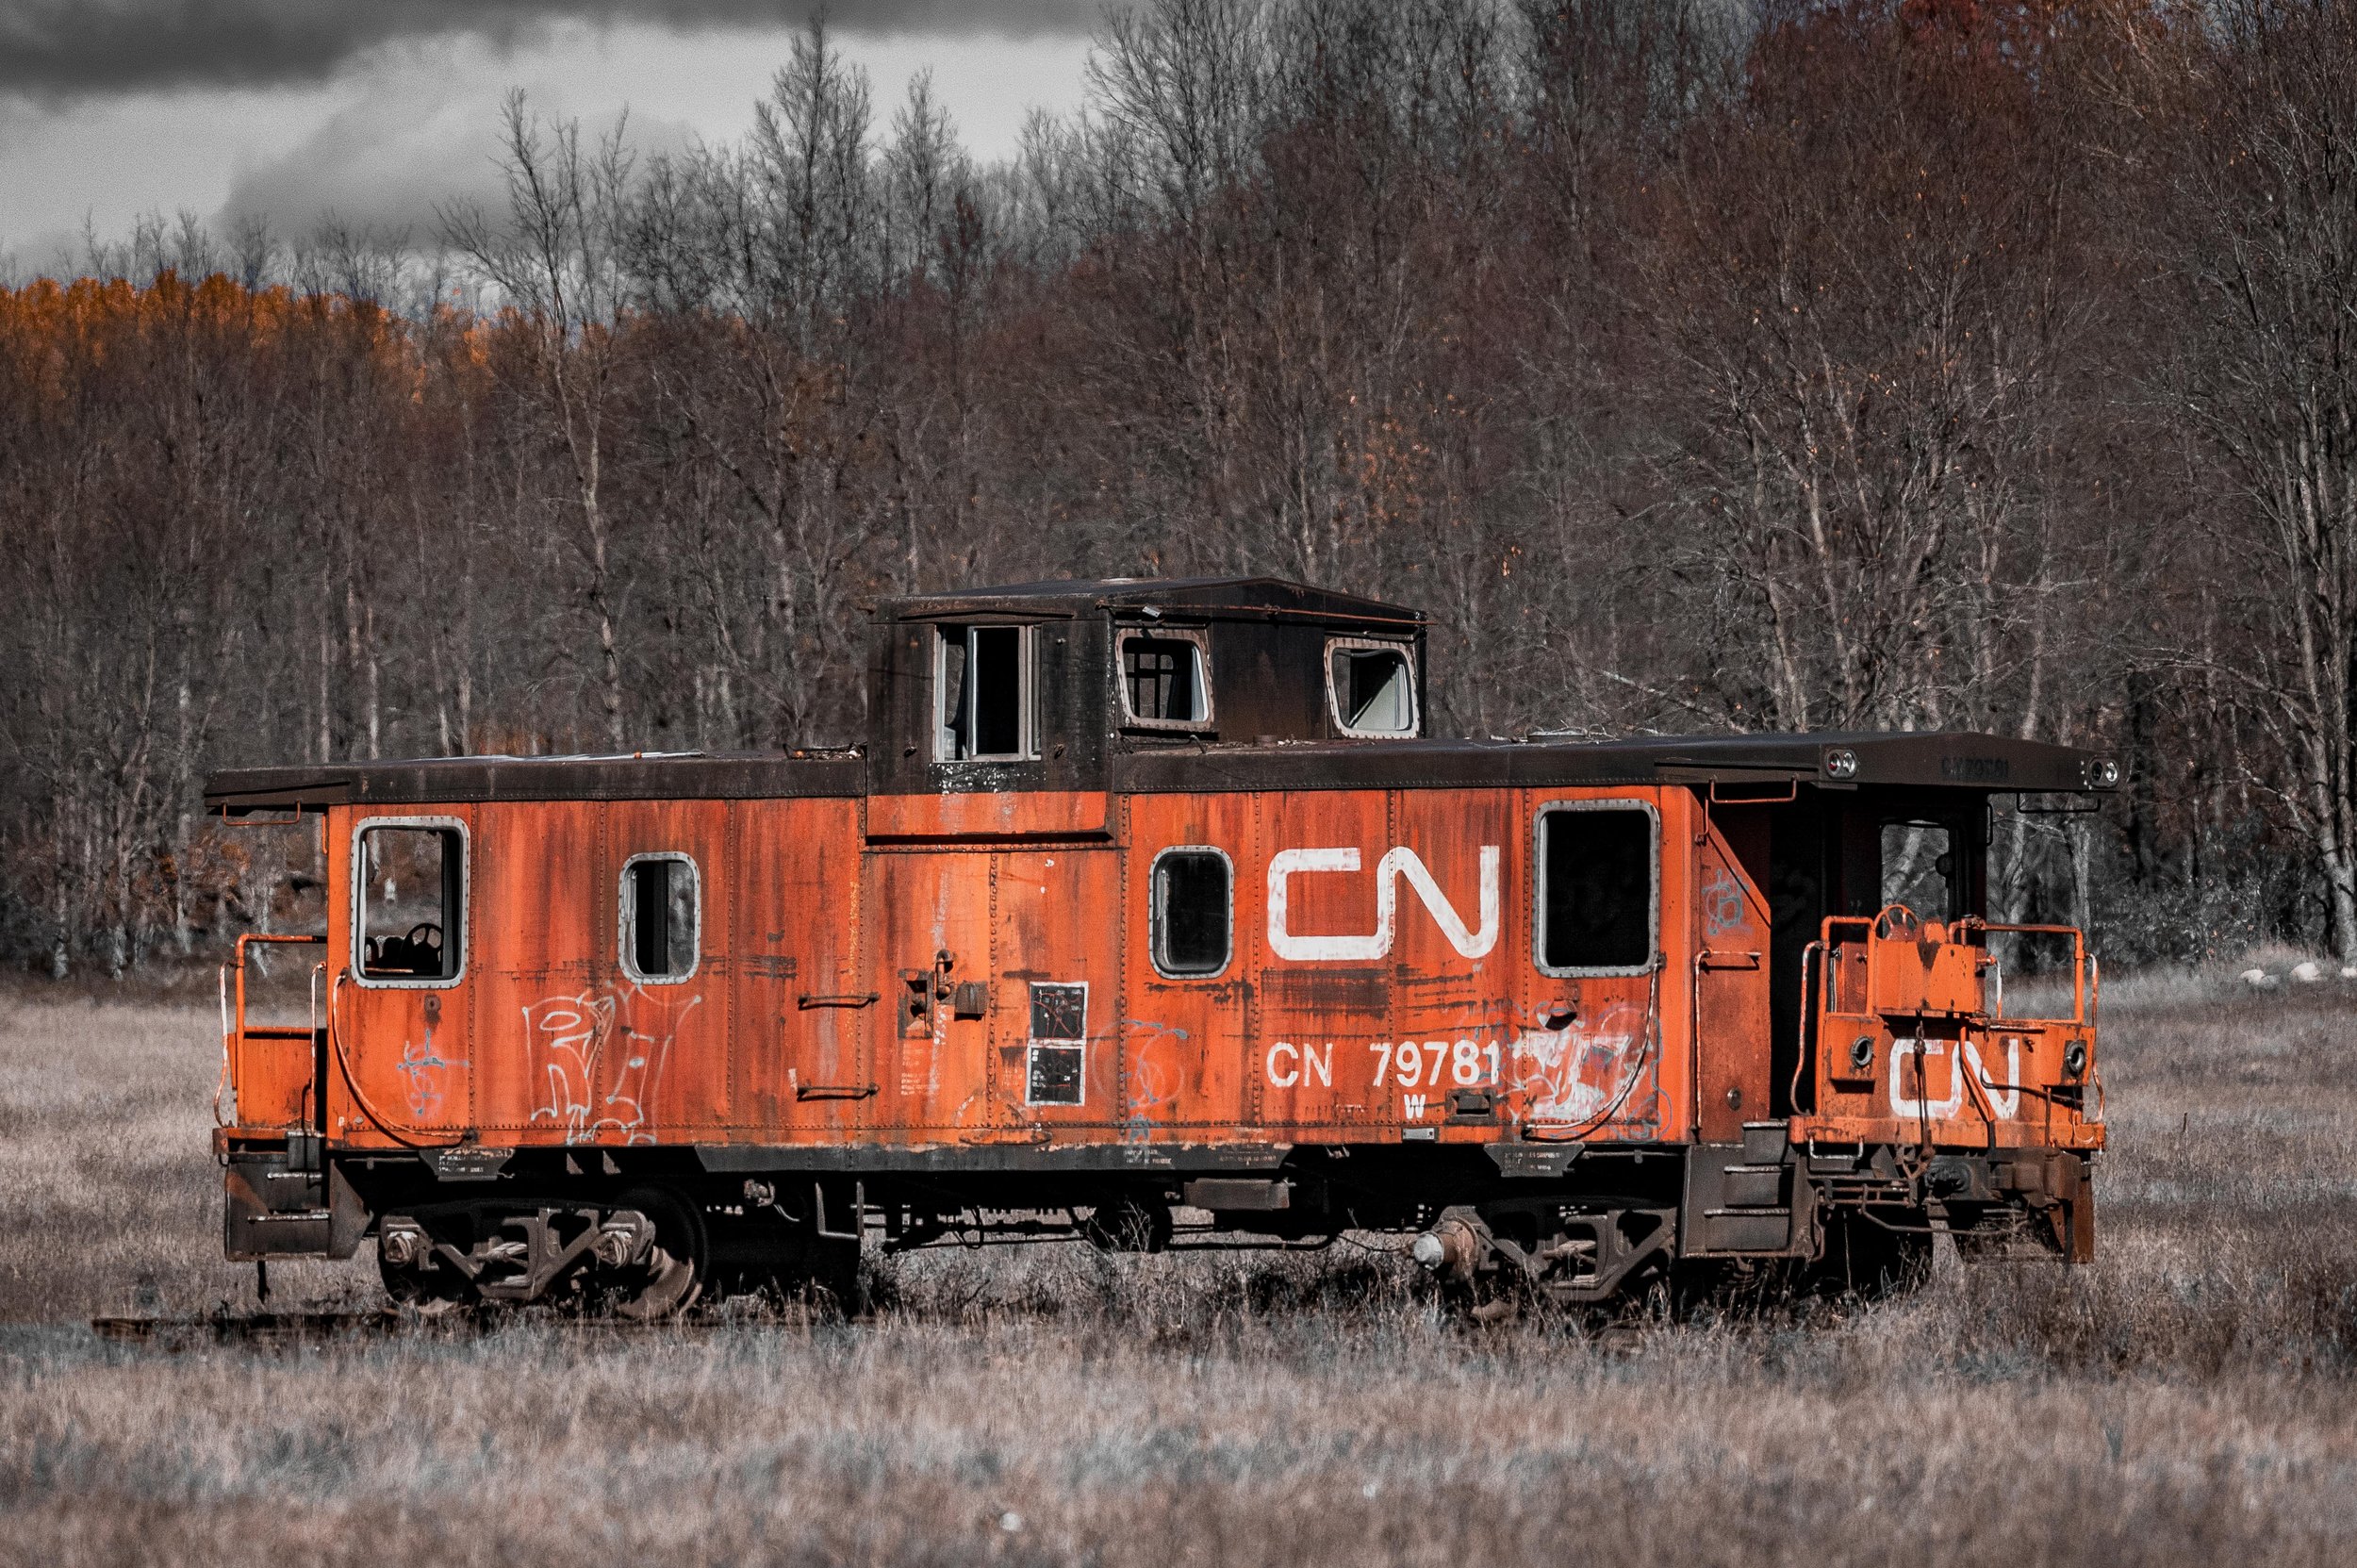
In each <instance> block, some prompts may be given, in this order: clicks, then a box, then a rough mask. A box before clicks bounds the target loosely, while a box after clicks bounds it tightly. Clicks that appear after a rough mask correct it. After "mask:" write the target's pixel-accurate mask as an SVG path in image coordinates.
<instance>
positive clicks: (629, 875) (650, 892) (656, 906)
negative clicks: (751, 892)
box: [615, 854, 703, 985]
mask: <svg viewBox="0 0 2357 1568" xmlns="http://www.w3.org/2000/svg"><path fill="white" fill-rule="evenodd" d="M621 899H622V907H621V918H620V919H619V920H618V921H616V922H615V927H616V930H617V931H618V933H620V937H621V947H622V954H621V958H622V973H624V974H625V975H628V976H629V977H630V978H631V979H633V980H635V981H640V982H647V983H650V984H656V985H661V984H666V983H668V982H675V981H683V980H685V979H686V978H687V977H688V976H690V975H692V974H694V973H695V972H696V965H697V963H698V961H699V960H700V959H701V956H702V948H701V944H702V941H703V883H702V879H701V878H700V877H699V876H698V875H697V874H696V863H695V861H694V860H692V859H690V858H689V857H688V856H686V855H683V854H654V855H633V856H631V857H630V859H629V860H628V861H626V862H624V863H623V866H622V892H621Z"/></svg>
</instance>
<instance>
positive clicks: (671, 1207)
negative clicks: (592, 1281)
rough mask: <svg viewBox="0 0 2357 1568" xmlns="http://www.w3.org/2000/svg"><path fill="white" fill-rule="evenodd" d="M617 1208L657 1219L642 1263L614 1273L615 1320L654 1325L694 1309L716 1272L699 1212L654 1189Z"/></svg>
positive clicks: (629, 1198)
mask: <svg viewBox="0 0 2357 1568" xmlns="http://www.w3.org/2000/svg"><path fill="white" fill-rule="evenodd" d="M615 1207H616V1208H618V1209H635V1210H637V1211H638V1212H639V1213H642V1214H644V1215H646V1216H647V1218H648V1219H650V1220H651V1221H652V1222H653V1223H654V1242H653V1245H651V1246H649V1247H648V1248H647V1254H646V1256H645V1257H644V1258H643V1259H641V1260H640V1261H639V1262H637V1263H632V1264H630V1265H629V1266H628V1267H627V1268H623V1269H618V1270H615V1271H613V1273H612V1277H611V1279H610V1282H609V1285H608V1296H607V1300H608V1302H609V1304H610V1310H611V1311H612V1312H613V1313H614V1315H615V1316H617V1317H620V1318H627V1319H629V1320H630V1321H632V1322H635V1323H651V1322H653V1321H655V1320H656V1319H659V1318H666V1317H674V1316H677V1315H678V1314H680V1313H682V1312H685V1311H687V1309H688V1308H690V1307H692V1306H694V1305H695V1304H696V1298H697V1297H698V1296H701V1295H702V1294H703V1288H704V1282H705V1276H706V1275H707V1273H708V1272H709V1271H710V1267H711V1264H710V1262H709V1258H710V1253H709V1249H708V1248H707V1246H706V1244H705V1238H704V1228H703V1225H702V1223H701V1221H700V1220H699V1219H698V1217H697V1215H696V1213H695V1211H694V1210H692V1209H690V1208H689V1207H688V1206H687V1205H686V1204H684V1203H683V1202H681V1201H680V1199H679V1198H678V1197H676V1196H675V1195H673V1194H671V1193H668V1192H665V1191H663V1190H661V1189H659V1188H653V1187H642V1188H639V1189H637V1190H636V1191H635V1192H628V1193H624V1194H623V1195H622V1196H621V1197H620V1198H618V1200H617V1201H616V1203H615Z"/></svg>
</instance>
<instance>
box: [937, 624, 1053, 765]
mask: <svg viewBox="0 0 2357 1568" xmlns="http://www.w3.org/2000/svg"><path fill="white" fill-rule="evenodd" d="M933 691H934V694H935V695H934V699H933V701H934V705H935V714H934V718H935V721H936V723H937V726H938V730H939V738H938V740H937V741H936V743H935V745H934V749H933V756H934V759H935V760H936V761H940V762H964V761H968V760H983V759H997V760H1000V761H1016V760H1021V759H1024V758H1028V757H1030V756H1032V755H1034V754H1035V753H1036V747H1035V745H1034V742H1033V740H1032V737H1031V629H1030V627H1028V626H944V627H942V628H940V629H939V631H938V633H937V634H936V635H935V641H934V654H933Z"/></svg>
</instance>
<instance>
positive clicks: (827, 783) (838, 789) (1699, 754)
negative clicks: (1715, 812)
mask: <svg viewBox="0 0 2357 1568" xmlns="http://www.w3.org/2000/svg"><path fill="white" fill-rule="evenodd" d="M1837 751H1847V752H1850V753H1851V754H1853V755H1854V757H1855V758H1856V767H1855V769H1854V771H1853V772H1851V773H1849V774H1848V775H1846V776H1843V777H1838V778H1837V777H1836V776H1835V775H1834V774H1833V773H1832V772H1831V771H1830V770H1829V768H1828V767H1827V759H1828V757H1829V755H1830V754H1832V753H1834V752H1837ZM2103 760H2104V758H2103V755H2102V753H2100V752H2096V751H2086V750H2084V749H2082V748H2079V747H2075V746H2057V745H2053V744H2051V743H2049V742H2045V741H2036V740H2017V739H2014V738H2011V737H2010V736H2005V735H1990V734H1970V733H1964V732H1954V731H1896V732H1855V733H1850V732H1843V733H1830V732H1819V733H1811V734H1721V735H1645V736H1638V737H1633V738H1628V739H1619V740H1537V741H1508V740H1370V741H1328V742H1315V743H1295V742H1280V743H1278V744H1276V745H1270V746H1262V745H1231V744H1223V745H1208V746H1202V747H1188V748H1181V749H1172V750H1168V751H1149V752H1140V753H1132V754H1129V755H1125V756H1123V757H1121V758H1120V759H1119V760H1118V762H1117V765H1116V772H1115V776H1114V781H1113V782H1114V785H1115V787H1116V788H1119V789H1125V790H1178V791H1188V792H1205V791H1216V790H1231V789H1352V788H1360V789H1382V788H1455V789H1473V788H1483V787H1495V788H1512V787H1526V788H1546V787H1550V786H1557V785H1560V786H1564V787H1578V786H1594V785H1608V784H1709V783H1718V782H1726V783H1749V784H1784V783H1787V782H1789V783H1791V784H1827V785H1835V786H1843V787H1846V786H1849V785H1883V786H1894V787H1904V788H1945V789H1962V790H1973V791H1978V792H1980V793H1983V794H2048V793H2056V794H2069V793H2079V792H2084V791H2086V790H2089V789H2091V788H2101V787H2104V786H2102V785H2101V784H2098V783H2096V782H2095V781H2094V780H2093V779H2092V778H2091V776H2090V773H2089V771H2088V770H2089V768H2090V767H2093V766H2095V765H2096V764H2098V763H2100V762H2102V761H2103ZM865 790H866V772H865V765H864V764H863V762H862V761H861V759H860V757H859V755H858V754H857V753H855V752H833V753H824V752H818V753H813V752H798V753H788V752H766V753H757V754H751V755H739V756H712V755H705V754H701V753H682V754H671V755H657V754H644V753H642V754H637V755H632V756H610V757H609V756H585V757H437V758H427V759H421V760H417V761H407V762H355V763H341V764H332V765H327V766H311V767H246V768H231V769H226V770H224V771H222V772H218V773H215V774H214V775H212V777H211V778H209V779H207V780H206V784H205V804H206V809H208V810H211V811H219V812H223V813H227V814H229V815H233V816H235V815H243V814H246V813H250V812H272V811H288V810H302V811H316V810H320V809H321V808H323V807H326V806H330V805H349V804H370V805H378V804H382V805H430V804H438V803H457V802H463V801H613V800H751V799H766V798H778V797H793V796H856V795H860V794H863V793H865Z"/></svg>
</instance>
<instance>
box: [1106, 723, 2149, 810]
mask: <svg viewBox="0 0 2357 1568" xmlns="http://www.w3.org/2000/svg"><path fill="white" fill-rule="evenodd" d="M2110 760H2111V759H2110V758H2109V757H2107V756H2106V755H2105V754H2104V753H2102V752H2099V751H2085V750H2083V749H2081V748H2078V747H2072V746H2056V745H2052V744H2050V743H2048V742H2044V741H2035V740H2016V739H2012V738H2010V737H2008V736H2003V735H1987V734H1968V733H1952V732H1878V733H1869V734H1859V733H1821V734H1788V735H1688V736H1665V737H1655V736H1647V737H1643V738H1639V739H1630V740H1612V741H1555V742H1541V743H1527V742H1517V741H1470V740H1436V741H1409V740H1397V741H1377V740H1370V741H1334V742H1319V743H1314V744H1307V745H1290V744H1288V745H1278V746H1274V747H1209V748H1203V749H1186V750H1179V749H1173V750H1169V751H1148V752H1139V753H1132V754H1129V755H1126V756H1123V757H1121V758H1120V759H1119V761H1118V765H1117V766H1118V767H1119V773H1118V784H1119V786H1120V787H1123V788H1129V789H1139V790H1154V789H1171V790H1195V791H1205V790H1225V789H1348V788H1418V787H1424V788H1478V787H1482V786H1485V785H1490V786H1498V787H1514V786H1526V787H1541V788H1543V787H1548V786H1557V785H1559V786H1562V787H1566V788H1576V787H1586V786H1593V785H1609V784H1630V785H1636V784H1704V785H1707V784H1740V785H1745V786H1757V785H1767V786H1777V785H1782V784H1793V785H1798V784H1821V785H1825V786H1828V787H1833V788H1854V787H1859V786H1882V787H1897V788H1926V789H1963V790H1971V791H1975V792H1978V793H1981V794H1985V795H1998V794H2022V795H2030V794H2039V795H2043V794H2081V793H2088V792H2100V791H2102V790H2104V789H2107V788H2109V787H2112V786H2111V785H2110V784H2104V783H2102V771H2101V770H2102V768H2103V767H2104V766H2105V765H2107V764H2108V763H2109V762H2110ZM2115 782H2116V778H2115Z"/></svg>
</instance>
